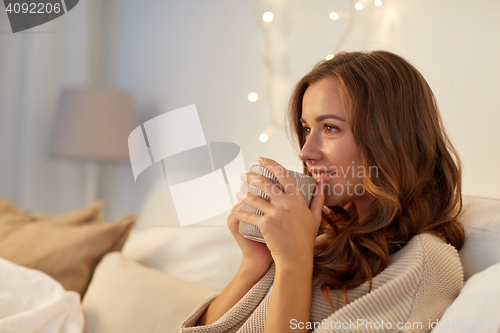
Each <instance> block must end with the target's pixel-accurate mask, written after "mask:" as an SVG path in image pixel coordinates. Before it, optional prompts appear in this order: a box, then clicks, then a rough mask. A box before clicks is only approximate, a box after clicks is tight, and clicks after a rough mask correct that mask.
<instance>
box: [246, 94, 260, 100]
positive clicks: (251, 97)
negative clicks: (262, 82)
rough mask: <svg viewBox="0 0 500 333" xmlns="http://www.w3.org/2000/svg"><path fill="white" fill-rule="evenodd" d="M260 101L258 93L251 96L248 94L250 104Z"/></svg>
mask: <svg viewBox="0 0 500 333" xmlns="http://www.w3.org/2000/svg"><path fill="white" fill-rule="evenodd" d="M258 99H259V95H257V94H256V93H254V92H251V93H250V94H248V100H249V101H250V102H256V101H257V100H258Z"/></svg>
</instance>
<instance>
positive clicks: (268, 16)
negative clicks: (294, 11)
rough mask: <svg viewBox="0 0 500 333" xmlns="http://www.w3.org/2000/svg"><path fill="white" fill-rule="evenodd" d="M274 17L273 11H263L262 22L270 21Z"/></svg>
mask: <svg viewBox="0 0 500 333" xmlns="http://www.w3.org/2000/svg"><path fill="white" fill-rule="evenodd" d="M273 18H274V15H273V13H271V12H265V13H264V15H262V20H263V21H264V22H271V21H272V20H273Z"/></svg>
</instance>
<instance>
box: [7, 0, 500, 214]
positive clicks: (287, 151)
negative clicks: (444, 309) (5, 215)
mask: <svg viewBox="0 0 500 333" xmlns="http://www.w3.org/2000/svg"><path fill="white" fill-rule="evenodd" d="M363 3H364V9H363V10H362V11H356V10H354V9H353V2H352V1H348V0H338V1H326V0H324V1H321V0H314V1H307V2H304V1H297V0H289V1H284V0H276V1H270V0H265V1H229V0H219V1H193V0H186V1H165V0H147V1H133V0H106V1H98V0H81V1H80V3H79V4H78V6H77V7H76V8H75V9H73V10H72V11H71V12H69V13H68V14H66V15H64V16H62V17H60V18H59V19H56V20H54V21H51V22H49V23H46V24H44V25H42V26H39V27H36V28H33V29H31V30H30V31H27V32H25V33H17V34H15V35H13V34H12V33H11V32H10V33H9V31H10V30H9V26H8V23H7V22H6V17H5V13H4V12H2V14H0V19H1V20H2V21H0V30H1V31H0V32H1V34H0V57H1V58H0V60H1V61H0V71H1V72H0V73H1V74H2V75H1V78H0V120H1V122H0V159H1V171H0V195H1V196H7V197H10V198H12V199H14V200H16V201H17V202H19V203H20V204H21V205H22V206H23V207H25V208H29V209H32V210H37V211H52V212H55V213H57V212H64V211H68V210H71V209H74V208H77V207H79V206H81V202H82V200H83V188H82V186H83V181H84V176H83V168H82V167H81V166H79V165H75V164H73V163H70V162H67V161H53V160H49V159H48V158H47V157H46V155H45V149H46V144H47V138H48V133H49V131H50V126H51V122H52V120H53V119H52V116H53V114H54V109H55V105H56V103H57V97H58V93H59V90H60V88H61V87H62V86H64V85H111V86H115V87H118V88H121V89H124V90H127V91H129V92H130V93H132V95H133V97H134V99H135V103H136V107H137V112H138V117H139V120H140V122H144V121H146V120H148V119H151V118H153V117H154V116H156V115H158V114H161V113H164V112H167V111H170V110H174V109H176V108H179V107H182V106H186V105H189V104H196V106H197V109H198V113H199V116H200V119H201V123H202V126H203V130H204V133H205V137H206V139H207V141H229V142H234V143H236V144H238V145H239V146H240V147H241V149H242V152H243V156H244V159H245V163H246V165H247V167H248V166H249V165H250V164H251V163H252V162H254V161H256V160H257V158H258V157H259V156H265V157H270V158H273V159H275V160H277V161H278V162H279V163H281V164H283V165H285V166H287V167H296V168H297V167H299V166H300V161H299V159H298V157H297V154H298V151H295V150H294V149H293V148H292V145H291V144H290V142H289V139H288V138H287V136H286V134H285V132H284V130H283V129H282V128H283V126H284V110H285V106H286V101H287V98H288V95H289V93H290V90H291V88H292V87H293V84H294V83H295V82H297V81H298V80H299V79H300V78H301V76H303V75H304V74H305V73H307V71H309V70H310V69H311V68H312V66H313V65H314V64H315V63H316V62H317V61H319V60H322V59H324V58H325V56H326V55H327V54H330V53H335V52H338V51H341V50H346V51H350V50H373V49H387V50H390V51H394V52H396V53H398V54H400V55H402V56H404V57H406V58H407V59H409V60H410V61H411V62H412V63H413V64H415V65H416V66H417V68H419V69H420V70H421V71H422V73H423V74H424V76H425V77H426V79H427V80H428V82H429V83H430V85H431V87H432V88H433V90H434V92H435V94H436V96H437V99H438V102H439V104H440V107H441V112H442V116H443V119H444V121H445V125H446V128H447V130H448V132H449V134H450V136H451V139H452V141H453V143H454V144H455V146H456V148H457V149H458V151H459V154H460V156H461V159H462V161H463V164H464V184H463V190H464V193H466V194H474V195H482V196H487V197H500V190H499V187H500V175H498V174H497V173H496V170H497V169H500V154H499V153H498V152H499V151H498V148H497V147H498V146H497V145H498V144H499V143H500V131H498V130H497V129H496V124H497V123H498V122H499V121H500V112H499V110H500V97H499V94H498V93H497V89H498V88H499V87H500V84H499V83H500V65H499V63H498V59H500V38H499V33H500V20H498V19H497V18H498V16H499V15H500V2H498V1H493V0H477V1H474V2H470V1H467V2H466V1H463V0H462V1H451V0H440V1H435V0H434V1H430V0H422V1H418V2H416V1H415V2H408V1H402V0H385V1H383V6H381V7H376V6H374V4H373V1H365V2H363ZM266 10H270V11H272V12H273V13H274V20H273V21H272V22H270V23H264V22H262V19H261V17H262V13H263V12H264V11H266ZM332 11H336V12H338V13H339V14H340V15H341V18H340V19H339V20H337V21H332V20H330V19H329V17H328V15H329V13H330V12H332ZM44 31H45V32H44ZM253 91H254V92H258V93H260V95H261V96H263V97H264V98H262V99H259V100H258V101H257V102H255V103H250V102H249V101H248V100H247V95H248V93H250V92H253ZM271 124H275V126H277V128H278V130H277V131H275V132H274V134H273V136H271V138H270V140H269V141H268V142H266V143H262V142H260V141H259V140H258V136H259V134H260V133H261V132H262V131H263V130H264V129H265V128H267V127H268V126H269V125H271ZM99 186H100V187H99V190H100V193H99V195H100V197H101V198H102V199H104V200H105V201H106V209H107V210H106V217H107V218H108V219H114V218H117V217H118V216H120V215H123V214H126V213H129V212H135V211H138V210H139V208H140V205H141V202H142V200H143V198H144V195H145V194H146V191H145V190H143V189H141V188H138V187H137V186H135V184H134V181H133V178H132V173H131V170H130V166H129V165H128V164H127V163H121V164H116V165H104V166H103V168H102V173H101V181H100V185H99Z"/></svg>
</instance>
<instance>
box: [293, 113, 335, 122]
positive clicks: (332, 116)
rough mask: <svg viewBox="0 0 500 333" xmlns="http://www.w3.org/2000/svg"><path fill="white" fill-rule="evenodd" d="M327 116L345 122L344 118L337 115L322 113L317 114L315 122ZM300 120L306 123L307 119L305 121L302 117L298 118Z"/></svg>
mask: <svg viewBox="0 0 500 333" xmlns="http://www.w3.org/2000/svg"><path fill="white" fill-rule="evenodd" d="M328 118H331V119H338V120H341V121H343V122H345V119H342V118H340V117H339V116H336V115H334V114H324V115H322V116H318V117H316V122H320V121H322V120H324V119H328ZM300 121H301V122H303V123H306V124H307V121H305V120H304V119H303V118H300Z"/></svg>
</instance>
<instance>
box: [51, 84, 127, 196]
mask: <svg viewBox="0 0 500 333" xmlns="http://www.w3.org/2000/svg"><path fill="white" fill-rule="evenodd" d="M136 127H137V119H136V117H135V114H134V107H133V101H132V97H131V96H130V94H128V93H126V92H123V91H119V90H115V89H111V88H69V89H64V90H63V91H62V93H61V96H60V99H59V104H58V108H57V113H56V117H55V121H54V126H53V129H52V133H51V138H50V143H49V151H48V152H49V155H50V156H53V157H64V158H71V159H75V160H77V161H80V162H82V163H85V169H86V184H85V204H88V203H90V202H92V201H94V200H95V199H96V191H97V179H98V162H99V161H102V160H128V159H129V152H128V136H129V134H130V133H131V132H132V130H133V129H134V128H136Z"/></svg>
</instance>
